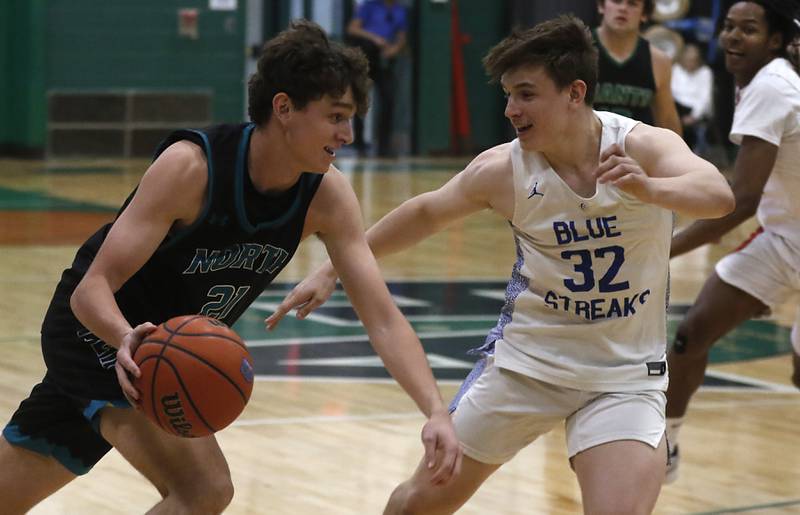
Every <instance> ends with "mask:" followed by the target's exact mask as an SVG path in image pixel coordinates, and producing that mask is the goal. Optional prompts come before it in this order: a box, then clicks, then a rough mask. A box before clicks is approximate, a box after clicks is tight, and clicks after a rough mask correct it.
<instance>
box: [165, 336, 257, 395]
mask: <svg viewBox="0 0 800 515" xmlns="http://www.w3.org/2000/svg"><path fill="white" fill-rule="evenodd" d="M164 348H165V349H166V348H170V349H175V350H179V351H181V352H183V353H185V354H188V355H189V356H191V357H193V358H194V359H196V360H197V361H199V362H201V363H203V364H204V365H206V366H207V367H208V368H210V369H211V370H213V371H215V372H216V373H218V374H219V375H221V376H222V377H224V378H225V380H226V381H228V382H229V383H230V384H231V386H233V387H234V388H236V391H237V392H239V395H240V396H241V397H242V400H243V401H244V402H245V404H246V403H247V401H248V396H247V395H245V393H244V391H243V390H242V389H241V388H239V385H238V384H236V381H234V380H233V379H231V378H230V377H229V376H228V374H227V373H226V372H225V371H224V370H222V369H220V368H219V367H217V366H216V365H214V364H213V363H211V362H210V361H209V360H207V359H206V358H204V357H203V356H200V355H199V354H195V353H194V352H192V351H190V350H189V349H186V348H184V347H181V346H180V345H179V344H177V343H168V344H166V345H164ZM162 354H163V353H162ZM164 359H167V358H164Z"/></svg>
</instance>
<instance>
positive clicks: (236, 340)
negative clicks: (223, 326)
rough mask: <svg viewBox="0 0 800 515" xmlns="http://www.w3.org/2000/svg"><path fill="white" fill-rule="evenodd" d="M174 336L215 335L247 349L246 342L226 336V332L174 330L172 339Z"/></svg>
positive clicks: (171, 334) (171, 335)
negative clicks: (182, 331) (181, 331)
mask: <svg viewBox="0 0 800 515" xmlns="http://www.w3.org/2000/svg"><path fill="white" fill-rule="evenodd" d="M173 336H210V337H213V338H219V339H221V340H228V341H229V342H231V343H235V344H236V345H238V346H239V347H241V348H243V349H247V345H245V344H244V342H242V341H241V340H240V339H238V338H232V337H230V336H226V335H224V334H219V333H179V332H174V333H170V340H171V339H172V337H173Z"/></svg>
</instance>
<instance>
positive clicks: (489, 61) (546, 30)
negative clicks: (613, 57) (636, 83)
mask: <svg viewBox="0 0 800 515" xmlns="http://www.w3.org/2000/svg"><path fill="white" fill-rule="evenodd" d="M483 66H484V68H485V69H486V73H487V74H488V75H489V77H491V80H492V82H498V81H499V80H500V78H501V77H502V75H503V74H504V73H506V72H508V71H510V70H513V69H516V68H519V67H520V66H544V69H545V70H546V72H547V74H548V76H549V77H550V78H551V79H552V80H553V82H555V83H556V86H558V88H559V89H563V88H565V87H567V86H569V85H570V84H572V82H573V81H575V80H582V81H583V82H585V83H586V96H585V102H586V103H587V104H589V105H591V104H592V101H593V100H594V92H595V88H596V86H597V48H596V47H595V46H594V42H593V40H592V34H591V33H590V32H589V29H588V28H587V27H586V25H584V23H583V22H582V21H581V20H580V19H578V18H576V17H575V16H573V15H562V16H559V17H558V18H554V19H552V20H548V21H544V22H542V23H539V24H537V25H535V26H534V27H532V28H530V29H526V30H519V29H516V30H514V32H512V33H511V35H509V36H508V37H507V38H505V39H504V40H503V41H501V42H500V43H498V44H497V45H495V46H494V47H493V48H492V49H491V50H489V53H488V54H486V57H484V58H483Z"/></svg>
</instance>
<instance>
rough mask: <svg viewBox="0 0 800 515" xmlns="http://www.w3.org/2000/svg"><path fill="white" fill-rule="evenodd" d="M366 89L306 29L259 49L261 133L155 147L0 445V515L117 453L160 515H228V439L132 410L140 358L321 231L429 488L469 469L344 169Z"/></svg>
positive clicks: (71, 279)
mask: <svg viewBox="0 0 800 515" xmlns="http://www.w3.org/2000/svg"><path fill="white" fill-rule="evenodd" d="M368 82H369V81H368V78H367V61H366V58H364V56H363V54H361V53H360V51H357V50H354V49H351V48H347V47H344V46H342V45H339V44H336V43H333V42H330V41H329V40H328V39H327V37H326V36H325V34H324V32H323V31H322V29H320V28H319V27H318V26H317V25H315V24H313V23H310V22H305V21H303V22H297V23H295V24H293V25H292V27H290V28H289V29H288V30H286V31H284V32H283V33H281V34H279V35H278V36H277V37H276V38H274V39H273V40H271V41H270V42H268V43H267V44H266V46H265V47H264V52H263V54H262V56H261V58H260V59H259V63H258V71H257V72H256V73H255V74H254V75H253V77H252V78H251V80H250V83H249V102H250V105H249V113H250V117H251V118H252V120H253V123H252V124H242V125H223V126H217V127H212V128H210V129H207V130H202V131H178V132H176V133H173V134H172V135H171V136H170V137H169V138H168V139H167V140H166V141H165V142H164V143H163V144H162V145H161V146H160V148H159V149H158V150H157V152H156V156H157V157H156V159H155V161H154V162H153V164H152V165H151V166H150V168H149V169H148V170H147V172H146V173H145V174H144V176H143V177H142V180H141V182H140V184H139V186H138V188H137V190H136V191H135V192H134V193H133V194H131V196H130V197H129V199H128V200H127V201H126V203H125V204H124V205H123V207H122V209H121V210H120V212H119V214H118V216H117V218H116V221H115V222H114V223H113V224H109V225H107V226H106V227H103V228H102V229H100V230H99V231H98V232H97V233H96V234H94V235H93V236H92V237H90V238H89V240H88V241H87V242H86V243H85V244H84V245H83V246H82V247H81V248H80V250H79V251H78V253H77V256H76V257H75V260H74V262H73V264H72V266H71V267H70V268H69V269H68V270H66V271H65V272H64V274H63V276H62V279H61V282H60V283H59V284H58V286H57V287H56V292H55V295H54V297H53V300H52V302H51V304H50V307H49V309H48V312H47V315H46V316H45V320H44V324H43V326H42V351H43V355H44V359H45V362H46V364H47V373H46V375H45V377H44V379H43V380H42V382H41V383H40V384H38V385H36V386H35V387H34V388H33V391H32V392H31V394H30V396H29V397H28V398H27V399H26V400H24V401H23V402H22V403H21V404H20V407H19V409H18V410H17V411H16V412H15V413H14V415H13V416H12V419H11V421H10V422H9V423H8V425H7V426H6V427H5V429H4V430H3V437H2V438H0V464H2V465H0V499H2V506H0V512H2V513H22V512H25V511H27V510H28V509H30V508H31V507H32V506H33V505H35V504H36V503H38V502H39V501H41V500H42V499H44V498H45V497H47V496H48V495H50V494H51V493H53V492H55V491H56V490H58V489H59V488H61V487H63V486H64V485H66V484H67V483H69V482H70V481H72V480H73V479H75V478H76V477H77V476H78V475H80V474H83V473H86V472H88V471H89V470H90V469H91V467H92V466H93V465H94V464H95V463H96V462H97V461H98V460H99V459H100V458H101V457H102V456H103V455H104V454H105V453H106V452H108V451H109V450H110V448H111V447H112V446H113V447H116V448H117V450H118V451H119V452H120V453H121V454H122V456H123V457H124V458H125V459H127V460H128V461H129V462H130V463H131V464H132V465H133V466H134V467H136V469H138V470H139V471H140V472H141V473H142V474H143V475H144V476H145V477H146V478H147V479H148V480H149V481H150V482H151V483H152V484H153V485H154V486H155V487H156V488H157V489H158V491H159V492H160V493H161V495H162V497H163V499H162V500H161V502H159V503H158V504H157V505H156V506H154V508H153V510H152V512H151V513H219V512H221V511H222V510H223V509H224V508H225V507H226V506H227V505H228V504H229V503H230V501H231V499H232V496H233V484H232V482H231V475H230V471H229V469H228V465H227V463H226V460H225V458H224V456H223V455H222V452H221V451H220V448H219V446H218V444H217V441H216V439H215V438H214V436H213V435H212V436H209V437H206V438H194V439H192V438H178V437H175V436H172V435H169V434H167V433H166V432H163V431H162V430H160V429H158V428H157V427H156V426H155V425H154V424H152V423H151V422H149V421H148V420H146V419H145V417H144V416H142V415H141V414H140V413H138V412H137V411H136V410H135V409H131V406H130V404H129V401H130V402H131V403H134V404H135V402H136V400H137V399H138V396H139V393H138V392H137V390H136V389H135V388H134V387H133V386H132V384H131V381H130V375H134V376H137V375H138V374H139V370H138V368H137V366H136V365H135V363H134V362H133V360H132V359H131V354H132V351H133V350H134V349H135V347H136V346H137V345H138V344H139V343H140V342H141V340H142V338H143V337H144V336H146V335H147V334H148V333H149V332H151V331H152V330H153V329H154V327H155V326H154V324H158V323H161V322H163V321H165V320H167V319H169V318H171V317H173V316H177V315H183V314H191V313H203V314H206V315H209V316H212V317H216V318H219V319H220V320H223V321H224V322H226V323H227V324H233V322H234V321H235V320H236V319H237V318H238V317H239V316H240V315H241V314H242V312H243V311H244V310H245V308H246V307H247V305H248V304H250V302H252V301H253V300H254V299H255V298H256V297H257V296H258V295H259V293H260V292H261V291H262V290H263V289H264V287H265V286H266V285H267V284H269V282H270V281H272V279H273V278H274V277H275V276H276V275H277V274H278V272H280V270H281V269H282V268H283V267H284V266H285V265H286V263H287V262H288V261H289V260H290V259H291V257H292V255H293V254H294V252H295V250H296V248H297V246H298V244H299V243H300V241H301V240H302V239H303V238H305V237H307V236H309V235H311V234H316V235H317V236H319V237H320V238H321V239H322V241H323V242H324V243H325V245H326V247H327V250H328V253H329V255H330V258H331V260H332V261H333V263H334V264H335V266H336V268H337V271H338V273H339V275H340V277H341V280H342V283H343V284H344V286H345V289H346V291H347V293H348V295H349V297H350V300H351V302H352V304H353V305H354V307H355V309H356V311H357V312H358V314H359V316H360V317H361V319H362V321H363V323H364V326H365V327H366V328H367V332H368V334H369V336H370V340H371V342H372V344H373V345H374V347H375V350H376V351H377V353H378V354H379V355H380V356H381V358H383V359H384V360H385V363H386V366H387V368H388V369H389V371H390V372H391V373H392V375H393V376H394V377H395V378H396V379H397V381H398V382H399V383H400V384H401V385H402V386H403V388H405V389H406V391H407V392H408V393H409V395H410V396H411V397H412V398H413V399H414V400H415V401H416V403H417V405H418V406H419V408H420V409H421V410H422V411H423V412H424V413H425V415H427V417H428V422H427V423H426V424H425V427H424V428H423V430H422V432H423V441H424V443H425V452H426V456H427V457H428V458H429V461H428V463H429V464H430V469H431V470H432V472H433V473H434V478H433V481H434V482H446V481H447V480H448V479H449V478H450V477H452V475H453V474H455V473H457V472H458V469H459V466H460V460H461V451H460V448H459V443H458V440H457V438H456V436H455V432H454V430H453V426H452V423H451V421H450V417H449V415H448V413H447V410H446V408H445V406H444V405H443V403H442V399H441V396H440V394H439V391H438V389H437V387H436V383H435V381H434V379H433V375H432V373H431V371H430V368H429V366H428V364H427V361H426V358H425V354H424V352H423V350H422V347H421V345H420V343H419V340H418V339H417V337H416V335H415V334H414V332H413V331H412V329H411V327H410V325H409V324H408V322H407V321H406V320H405V318H403V316H402V315H401V313H400V311H399V310H398V309H397V307H396V306H395V305H394V303H393V302H392V300H391V297H390V295H389V292H388V289H387V288H386V285H385V283H384V282H383V280H382V278H381V275H380V272H379V270H378V267H377V264H376V263H375V259H374V257H373V256H372V253H371V252H370V250H369V246H368V245H367V242H366V239H365V236H364V229H363V226H362V222H361V216H360V210H359V206H358V202H357V200H356V197H355V194H354V192H353V190H352V188H351V187H350V185H349V183H348V181H347V179H346V178H345V177H344V176H343V175H342V174H341V173H340V172H339V171H338V170H337V169H336V168H335V167H333V165H332V162H333V159H334V157H335V154H336V150H337V149H339V148H340V147H341V146H342V145H345V144H348V143H350V142H351V140H352V130H351V127H350V122H351V118H352V117H353V115H354V114H355V113H356V112H357V111H359V112H362V113H363V111H364V110H365V109H366V104H367V91H368V87H369V84H368ZM126 398H127V400H126Z"/></svg>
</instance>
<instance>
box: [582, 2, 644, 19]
mask: <svg viewBox="0 0 800 515" xmlns="http://www.w3.org/2000/svg"><path fill="white" fill-rule="evenodd" d="M605 3H606V0H597V5H598V6H600V5H605ZM655 9H656V2H655V0H644V9H642V14H644V15H645V16H647V19H648V20H649V19H650V18H651V17H652V16H653V11H655Z"/></svg>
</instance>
